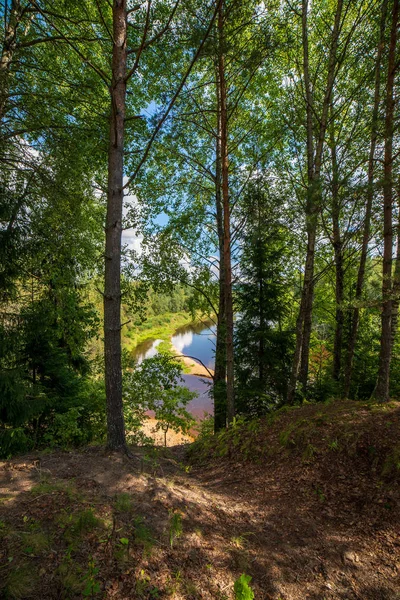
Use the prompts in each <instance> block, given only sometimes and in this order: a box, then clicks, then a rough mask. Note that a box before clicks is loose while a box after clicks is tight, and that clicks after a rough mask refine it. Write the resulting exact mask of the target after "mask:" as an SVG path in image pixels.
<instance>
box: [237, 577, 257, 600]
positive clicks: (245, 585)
mask: <svg viewBox="0 0 400 600" xmlns="http://www.w3.org/2000/svg"><path fill="white" fill-rule="evenodd" d="M250 581H251V577H250V575H245V574H244V573H242V575H241V576H240V577H239V579H237V580H236V581H235V585H234V586H233V589H234V592H235V600H254V592H253V590H252V589H251V587H250Z"/></svg>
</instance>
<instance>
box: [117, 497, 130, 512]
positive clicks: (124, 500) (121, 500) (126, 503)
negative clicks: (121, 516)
mask: <svg viewBox="0 0 400 600" xmlns="http://www.w3.org/2000/svg"><path fill="white" fill-rule="evenodd" d="M115 509H116V510H117V511H118V512H121V513H126V512H131V511H132V510H133V502H132V498H131V496H130V494H127V493H126V492H125V493H122V494H118V496H117V497H116V499H115Z"/></svg>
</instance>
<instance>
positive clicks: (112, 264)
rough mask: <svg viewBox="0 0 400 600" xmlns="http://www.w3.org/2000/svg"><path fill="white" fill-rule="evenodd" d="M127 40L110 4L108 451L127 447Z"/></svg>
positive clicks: (121, 9) (122, 4)
mask: <svg viewBox="0 0 400 600" xmlns="http://www.w3.org/2000/svg"><path fill="white" fill-rule="evenodd" d="M126 36H127V11H126V0H114V3H113V38H114V44H113V54H112V83H111V88H110V94H111V118H110V140H109V149H108V190H107V216H106V251H105V288H104V356H105V383H106V398H107V443H108V447H109V448H110V449H111V450H121V449H122V450H125V447H126V443H125V426H124V416H123V408H122V366H121V234H122V204H123V168H124V129H125V104H126V81H125V77H126V61H127V50H126Z"/></svg>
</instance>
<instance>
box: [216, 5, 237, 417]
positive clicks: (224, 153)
mask: <svg viewBox="0 0 400 600" xmlns="http://www.w3.org/2000/svg"><path fill="white" fill-rule="evenodd" d="M218 36H219V48H218V74H219V101H220V118H221V142H220V143H221V182H222V206H223V223H224V248H223V263H224V278H225V319H226V404H227V406H226V414H227V421H228V424H229V423H231V422H232V420H233V418H234V416H235V398H234V362H233V361H234V350H233V298H232V266H231V226H230V202H229V161H228V114H227V92H226V81H225V54H224V53H225V35H224V8H223V2H221V4H220V6H219V10H218Z"/></svg>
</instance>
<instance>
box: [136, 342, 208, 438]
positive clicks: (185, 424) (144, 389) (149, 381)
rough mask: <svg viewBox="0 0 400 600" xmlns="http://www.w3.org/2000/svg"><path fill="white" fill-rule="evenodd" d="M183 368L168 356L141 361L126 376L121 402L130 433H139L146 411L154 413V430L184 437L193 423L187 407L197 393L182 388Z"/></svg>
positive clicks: (159, 355) (158, 356)
mask: <svg viewBox="0 0 400 600" xmlns="http://www.w3.org/2000/svg"><path fill="white" fill-rule="evenodd" d="M181 373H182V366H181V364H180V363H178V362H177V361H175V360H173V359H171V358H170V357H169V356H168V355H164V354H157V355H156V356H155V357H153V358H149V359H146V360H144V361H143V362H142V363H141V365H138V366H136V367H135V368H134V370H133V371H132V372H130V373H127V374H126V376H125V382H124V390H125V391H124V398H125V407H126V408H125V413H126V420H127V423H128V424H129V429H130V430H133V431H135V429H136V431H138V429H139V427H140V426H141V424H142V422H143V418H144V415H145V413H146V411H149V410H150V411H153V412H154V416H155V418H156V420H157V422H158V423H157V429H161V430H162V431H163V432H164V434H165V445H166V435H167V432H168V430H169V428H171V429H172V430H174V431H176V432H182V433H186V432H188V431H189V429H190V427H191V426H192V425H193V423H194V419H193V417H192V416H191V415H190V414H189V413H188V412H187V410H186V408H185V407H186V405H187V404H188V403H189V402H190V400H192V399H193V398H194V397H195V396H196V393H194V392H191V391H189V390H188V389H187V388H186V387H183V386H182V385H181V383H182V381H183V379H182V377H181Z"/></svg>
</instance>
